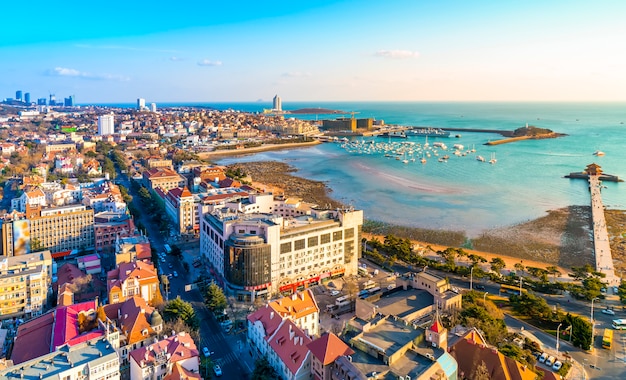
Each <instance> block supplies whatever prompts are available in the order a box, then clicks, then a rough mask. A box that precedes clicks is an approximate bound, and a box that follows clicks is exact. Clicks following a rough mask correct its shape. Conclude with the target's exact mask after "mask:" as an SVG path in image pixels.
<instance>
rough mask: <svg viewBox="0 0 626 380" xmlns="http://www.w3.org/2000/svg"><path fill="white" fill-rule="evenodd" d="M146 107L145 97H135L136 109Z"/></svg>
mask: <svg viewBox="0 0 626 380" xmlns="http://www.w3.org/2000/svg"><path fill="white" fill-rule="evenodd" d="M144 108H146V99H144V98H138V99H137V110H139V111H141V110H143V109H144Z"/></svg>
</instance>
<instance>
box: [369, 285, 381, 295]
mask: <svg viewBox="0 0 626 380" xmlns="http://www.w3.org/2000/svg"><path fill="white" fill-rule="evenodd" d="M380 291H381V289H380V286H377V287H375V288H371V289H370V290H369V292H370V294H376V293H378V292H380Z"/></svg>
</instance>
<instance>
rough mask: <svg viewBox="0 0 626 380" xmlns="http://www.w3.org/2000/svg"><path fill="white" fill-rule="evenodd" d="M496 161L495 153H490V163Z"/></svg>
mask: <svg viewBox="0 0 626 380" xmlns="http://www.w3.org/2000/svg"><path fill="white" fill-rule="evenodd" d="M496 162H498V160H496V154H495V153H491V159H490V160H489V163H490V164H495V163H496Z"/></svg>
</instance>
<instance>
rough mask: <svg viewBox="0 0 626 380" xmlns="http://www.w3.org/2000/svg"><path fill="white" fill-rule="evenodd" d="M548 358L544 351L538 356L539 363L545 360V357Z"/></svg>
mask: <svg viewBox="0 0 626 380" xmlns="http://www.w3.org/2000/svg"><path fill="white" fill-rule="evenodd" d="M547 358H548V354H546V353H545V352H544V353H543V354H541V356H540V357H539V363H544V362H545V361H546V359H547Z"/></svg>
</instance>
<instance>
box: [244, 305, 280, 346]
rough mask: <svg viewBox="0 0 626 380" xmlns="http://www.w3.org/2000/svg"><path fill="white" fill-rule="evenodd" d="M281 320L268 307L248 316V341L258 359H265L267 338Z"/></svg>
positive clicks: (274, 311)
mask: <svg viewBox="0 0 626 380" xmlns="http://www.w3.org/2000/svg"><path fill="white" fill-rule="evenodd" d="M282 321H283V318H282V317H281V316H280V314H278V313H277V312H276V310H274V309H273V308H271V307H270V306H269V304H267V305H265V306H264V307H261V308H260V309H258V310H257V311H255V312H254V313H252V314H249V315H248V341H249V342H250V344H251V345H252V348H254V349H255V352H256V354H257V355H258V356H260V357H267V337H268V336H272V335H273V334H274V332H275V331H276V329H277V328H278V326H280V323H281V322H282Z"/></svg>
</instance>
